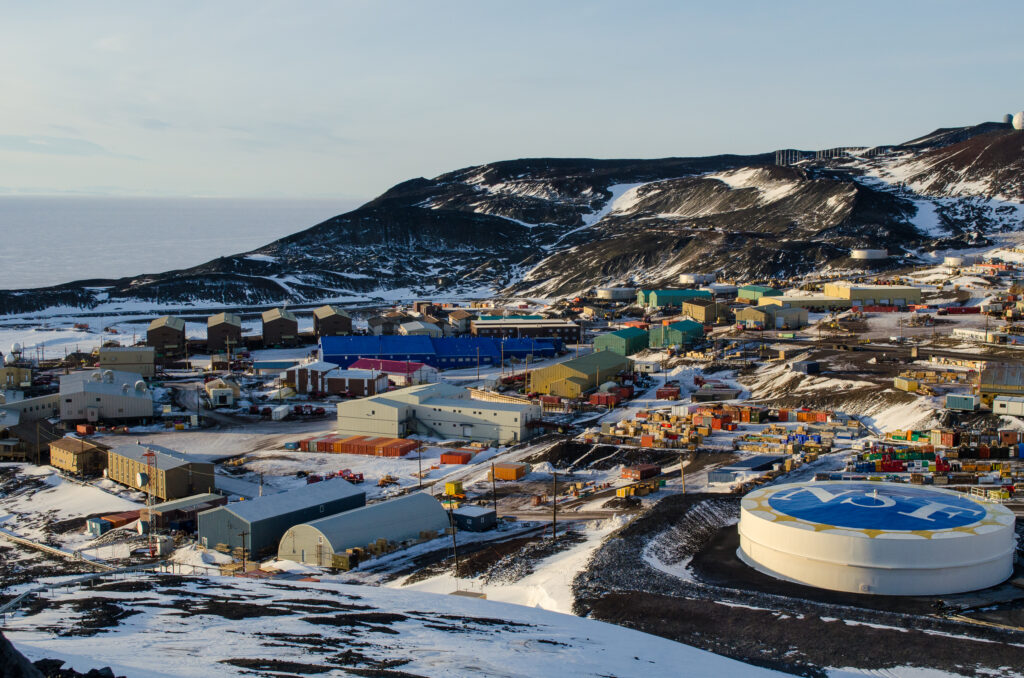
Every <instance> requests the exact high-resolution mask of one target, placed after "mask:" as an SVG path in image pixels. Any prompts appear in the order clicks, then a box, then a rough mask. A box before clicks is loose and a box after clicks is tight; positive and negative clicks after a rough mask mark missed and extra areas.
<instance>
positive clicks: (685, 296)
mask: <svg viewBox="0 0 1024 678" xmlns="http://www.w3.org/2000/svg"><path fill="white" fill-rule="evenodd" d="M711 298H712V294H711V292H710V291H709V290H637V292H636V304H637V306H641V307H648V306H650V307H654V308H661V307H662V306H682V304H683V302H684V301H690V300H691V299H711Z"/></svg>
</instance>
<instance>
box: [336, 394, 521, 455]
mask: <svg viewBox="0 0 1024 678" xmlns="http://www.w3.org/2000/svg"><path fill="white" fill-rule="evenodd" d="M540 418H541V410H540V406H539V405H534V404H532V403H531V404H519V403H504V402H489V401H483V400H477V399H474V398H472V397H471V394H470V392H469V391H468V390H467V389H464V388H460V387H458V386H453V385H451V384H447V383H443V382H441V383H436V384H422V385H420V386H410V387H408V388H402V389H398V390H395V391H389V392H387V393H384V394H381V395H376V396H371V397H368V398H361V399H359V400H351V401H348V402H342V403H338V430H339V432H340V433H342V434H346V435H372V436H387V437H392V438H404V437H405V436H407V435H410V434H412V433H419V434H422V435H429V436H437V437H440V438H461V439H468V440H476V441H481V442H490V441H498V442H499V443H501V444H506V443H515V442H521V441H523V440H526V439H528V438H530V437H531V435H532V434H533V430H532V428H531V425H532V422H533V421H534V420H537V419H540Z"/></svg>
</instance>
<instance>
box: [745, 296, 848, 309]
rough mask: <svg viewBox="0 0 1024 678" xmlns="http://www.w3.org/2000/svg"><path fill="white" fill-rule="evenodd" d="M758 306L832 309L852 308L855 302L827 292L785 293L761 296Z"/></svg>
mask: <svg viewBox="0 0 1024 678" xmlns="http://www.w3.org/2000/svg"><path fill="white" fill-rule="evenodd" d="M757 305H758V306H788V307H790V308H805V309H807V310H808V311H822V312H824V311H831V310H835V309H844V308H850V307H851V306H852V305H853V303H852V302H851V301H850V300H849V299H843V298H842V297H833V296H830V295H827V294H812V295H808V296H801V297H791V296H787V295H783V296H781V297H761V300H760V301H759V302H757Z"/></svg>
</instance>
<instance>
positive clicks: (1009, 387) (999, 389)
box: [978, 364, 1024, 407]
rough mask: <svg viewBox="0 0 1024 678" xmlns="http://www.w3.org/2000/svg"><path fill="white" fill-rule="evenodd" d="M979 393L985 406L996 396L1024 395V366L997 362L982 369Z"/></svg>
mask: <svg viewBox="0 0 1024 678" xmlns="http://www.w3.org/2000/svg"><path fill="white" fill-rule="evenodd" d="M978 394H979V395H980V396H981V404H982V405H983V406H984V407H992V401H993V400H994V399H995V397H996V396H1024V366H1021V365H1008V364H997V365H991V366H989V367H986V368H985V369H983V370H982V371H981V379H980V386H979V389H978Z"/></svg>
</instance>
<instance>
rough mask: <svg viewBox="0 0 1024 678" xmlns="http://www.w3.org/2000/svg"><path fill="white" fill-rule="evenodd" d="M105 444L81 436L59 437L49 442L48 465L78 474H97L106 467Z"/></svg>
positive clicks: (106, 448)
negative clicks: (98, 443) (83, 438)
mask: <svg viewBox="0 0 1024 678" xmlns="http://www.w3.org/2000/svg"><path fill="white" fill-rule="evenodd" d="M108 449H110V448H108V447H107V446H106V445H97V444H96V443H93V442H91V441H88V440H82V439H81V438H67V437H65V438H61V439H60V440H54V441H53V442H52V443H50V466H53V467H55V468H59V469H61V470H62V471H67V472H68V473H74V474H75V475H79V476H98V475H100V474H101V473H103V470H104V469H105V468H107V450H108Z"/></svg>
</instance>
